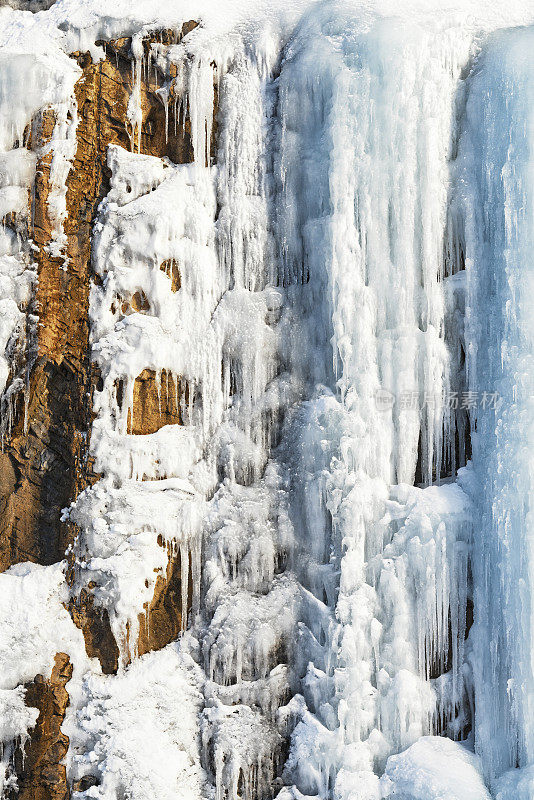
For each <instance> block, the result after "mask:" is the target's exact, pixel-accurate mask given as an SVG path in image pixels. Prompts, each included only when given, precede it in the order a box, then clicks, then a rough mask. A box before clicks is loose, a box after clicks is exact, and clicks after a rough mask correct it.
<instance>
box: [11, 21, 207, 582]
mask: <svg viewBox="0 0 534 800" xmlns="http://www.w3.org/2000/svg"><path fill="white" fill-rule="evenodd" d="M194 26H195V23H188V24H186V25H185V26H184V28H183V33H182V35H185V33H187V32H188V31H189V30H191V28H192V27H194ZM173 40H174V41H176V35H175V34H174V33H173V32H169V31H164V32H162V33H160V34H154V36H153V37H151V38H150V39H147V40H146V42H145V47H147V46H148V43H149V42H150V41H161V42H162V43H169V42H171V41H173ZM102 44H103V46H104V49H105V52H106V58H105V59H104V60H103V61H100V62H99V63H97V64H93V62H92V61H91V58H90V56H89V54H87V53H85V54H77V55H76V58H77V61H78V63H79V65H80V67H81V68H82V71H83V73H82V76H81V78H80V79H79V80H78V82H77V84H76V86H75V95H76V105H77V113H78V124H77V128H76V153H75V157H74V161H73V165H72V168H71V170H70V172H69V174H68V177H67V180H66V186H67V195H66V205H67V218H66V219H65V221H64V232H65V235H66V248H65V252H66V259H64V258H57V257H53V256H52V255H50V252H49V250H50V244H51V242H52V238H53V223H52V221H51V220H50V218H49V211H48V201H49V193H50V189H51V182H50V165H51V161H52V155H53V153H52V151H51V150H50V148H49V147H47V145H49V143H50V140H51V138H52V134H53V131H54V125H55V122H56V121H55V118H54V115H53V114H52V113H51V112H49V111H45V112H44V113H42V114H41V115H40V116H39V118H38V119H36V120H35V121H34V124H33V127H32V131H31V136H30V139H29V146H30V147H31V148H32V149H33V150H34V151H35V152H36V153H37V156H38V162H37V170H36V175H37V178H36V183H35V187H34V192H33V199H32V214H31V219H32V227H31V230H30V231H29V234H30V236H31V238H32V239H33V241H34V243H35V245H36V246H37V250H36V251H35V259H36V261H37V263H38V279H39V283H38V290H37V298H36V301H37V302H36V306H37V311H38V314H39V329H38V352H37V355H36V361H35V364H34V366H33V369H32V371H31V373H30V386H29V392H28V394H29V397H28V403H27V410H26V419H27V420H28V421H29V425H28V430H27V431H25V430H24V413H23V412H24V405H23V403H22V401H20V402H19V403H18V407H17V410H18V414H17V418H16V422H15V425H14V428H13V432H12V437H11V440H10V442H9V444H8V445H7V447H5V450H4V453H2V455H1V457H0V567H1V568H2V569H6V568H7V567H8V566H10V565H11V564H15V563H17V562H19V561H25V560H29V561H36V562H38V563H41V564H52V563H54V562H56V561H59V560H61V559H62V558H63V556H64V553H65V550H66V548H67V546H68V544H69V543H70V541H71V540H72V531H70V530H69V528H68V526H66V525H65V524H63V523H61V522H60V517H61V509H62V508H63V507H65V506H66V505H68V504H69V503H70V502H71V501H72V499H73V498H74V497H75V496H76V495H77V494H78V493H79V492H80V491H81V490H82V489H83V488H84V487H85V485H87V483H88V482H91V481H92V480H94V477H95V476H94V475H93V474H92V471H91V465H90V463H88V458H87V444H88V436H89V432H90V425H91V420H92V416H91V402H90V391H91V382H92V374H91V366H90V358H89V320H88V309H89V289H90V284H91V229H92V225H93V221H94V217H95V213H96V210H97V207H98V204H99V203H100V201H101V200H102V198H103V197H104V196H105V195H106V193H107V191H108V190H109V171H108V169H107V166H106V155H107V147H108V145H109V144H119V145H122V146H123V147H125V148H128V149H129V148H130V146H131V142H130V139H129V135H128V131H127V108H128V101H129V99H130V96H131V93H132V62H131V58H130V44H131V43H130V40H129V39H120V40H118V41H115V42H105V43H102ZM156 76H157V73H155V72H152V73H151V75H150V76H149V79H148V81H147V80H145V79H144V78H143V79H142V80H141V101H140V102H141V107H142V109H143V125H142V129H141V135H140V137H137V138H136V145H137V146H140V152H142V153H146V154H149V155H154V156H159V157H163V156H166V157H168V158H170V159H171V160H172V161H174V162H175V163H184V162H187V161H191V160H192V155H193V154H192V146H191V135H190V123H189V121H188V120H185V123H184V124H179V125H177V126H176V129H175V127H174V125H169V126H167V124H166V117H165V108H164V106H163V103H162V102H161V100H160V98H159V97H158V95H157V94H156V89H157V83H156ZM169 275H170V277H171V280H172V282H173V288H174V286H178V285H179V273H178V271H177V267H172V266H171V267H169ZM125 304H128V300H125ZM129 305H130V306H131V308H132V310H143V305H144V302H143V298H142V296H141V295H140V294H139V295H134V297H133V298H131V300H129ZM140 380H141V382H142V383H143V384H144V383H145V382H146V376H140ZM146 391H147V390H146V389H144V390H142V391H141V395H140V396H139V401H140V402H142V401H143V399H145V397H146ZM171 416H172V414H171ZM134 419H136V420H138V421H139V424H137V423H136V424H137V428H136V432H138V433H141V432H150V431H149V430H148V429H147V430H146V431H143V430H142V422H141V419H142V416H141V415H139V414H136V413H135V409H134ZM147 419H152V414H149V415H148V417H147ZM147 424H148V426H149V427H151V425H150V424H149V423H147ZM162 424H166V423H162ZM139 426H141V427H139Z"/></svg>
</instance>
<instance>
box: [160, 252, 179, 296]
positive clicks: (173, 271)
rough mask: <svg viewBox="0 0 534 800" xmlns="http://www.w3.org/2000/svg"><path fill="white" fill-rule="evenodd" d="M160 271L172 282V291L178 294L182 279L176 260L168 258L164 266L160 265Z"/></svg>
mask: <svg viewBox="0 0 534 800" xmlns="http://www.w3.org/2000/svg"><path fill="white" fill-rule="evenodd" d="M160 270H161V271H162V272H164V273H165V275H167V277H168V278H170V280H171V291H173V292H177V291H178V289H179V288H180V286H181V285H182V279H181V277H180V270H179V268H178V264H177V263H176V260H175V259H174V258H168V259H167V260H166V261H164V262H163V264H160Z"/></svg>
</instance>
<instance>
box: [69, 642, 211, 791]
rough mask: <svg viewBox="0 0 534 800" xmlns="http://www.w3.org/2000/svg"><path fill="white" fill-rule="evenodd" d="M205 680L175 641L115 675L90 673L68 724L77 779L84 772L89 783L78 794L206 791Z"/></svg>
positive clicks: (74, 775) (73, 773) (83, 776)
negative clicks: (202, 749)
mask: <svg viewBox="0 0 534 800" xmlns="http://www.w3.org/2000/svg"><path fill="white" fill-rule="evenodd" d="M200 683H201V678H200V677H199V669H198V667H197V666H196V665H195V664H194V662H193V661H192V659H191V658H190V657H187V656H184V655H182V654H181V653H180V650H179V648H178V647H176V646H175V645H169V646H168V647H166V648H164V649H163V650H160V651H159V652H156V653H148V654H147V655H145V656H142V657H141V658H139V659H138V660H137V661H135V662H134V663H133V664H132V665H131V666H130V667H129V668H128V669H127V670H126V671H125V672H122V673H119V674H118V675H100V676H99V675H92V674H88V675H87V677H86V678H85V680H84V683H83V687H82V697H81V704H80V709H79V711H78V713H77V718H76V724H75V725H74V721H73V723H72V725H71V726H66V728H65V730H66V732H67V734H68V735H69V734H70V735H71V736H72V744H71V751H72V756H71V758H72V779H73V780H80V779H83V778H85V785H87V786H88V788H86V789H85V790H83V789H82V790H80V791H76V792H74V793H73V797H74V798H75V800H82V798H87V800H88V799H89V798H94V799H95V800H96V798H99V800H115V798H117V797H121V796H126V797H129V798H131V800H145V798H148V797H160V798H161V799H162V800H171V798H172V800H196V799H197V798H201V797H203V796H205V795H204V793H203V786H204V779H205V776H204V773H203V770H202V767H201V766H200V756H199V729H198V720H197V713H198V710H199V708H200V705H201V699H202V696H201V692H200V691H199V685H200ZM91 777H92V778H94V781H91V780H90V778H91ZM91 784H94V785H91Z"/></svg>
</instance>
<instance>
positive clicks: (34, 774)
mask: <svg viewBox="0 0 534 800" xmlns="http://www.w3.org/2000/svg"><path fill="white" fill-rule="evenodd" d="M71 677H72V664H71V663H70V660H69V657H68V655H66V654H65V653H58V654H57V655H56V657H55V660H54V667H53V669H52V674H51V675H50V678H48V679H45V678H43V676H42V675H36V677H35V678H34V680H33V681H32V682H31V683H30V684H28V685H27V686H26V703H27V705H29V706H32V708H37V709H39V717H38V718H37V723H36V725H35V728H33V730H31V731H30V739H29V741H28V742H27V743H26V746H25V748H24V751H22V750H20V749H19V750H17V752H16V754H15V769H16V772H17V778H18V791H13V792H12V794H11V795H10V796H9V800H15V798H17V800H67V798H68V797H69V788H68V786H67V773H66V768H65V765H64V763H63V761H64V759H65V756H66V754H67V749H68V746H69V740H68V737H67V736H65V734H64V733H63V732H62V731H61V724H62V722H63V720H64V719H65V711H66V708H67V705H68V702H69V695H68V692H67V690H66V688H65V686H66V684H67V683H68V682H69V680H70V679H71Z"/></svg>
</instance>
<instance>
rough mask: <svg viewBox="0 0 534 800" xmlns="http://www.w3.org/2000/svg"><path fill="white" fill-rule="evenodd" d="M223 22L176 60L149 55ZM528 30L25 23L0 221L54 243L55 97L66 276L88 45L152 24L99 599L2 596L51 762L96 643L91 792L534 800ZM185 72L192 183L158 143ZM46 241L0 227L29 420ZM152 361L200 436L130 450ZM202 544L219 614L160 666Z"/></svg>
mask: <svg viewBox="0 0 534 800" xmlns="http://www.w3.org/2000/svg"><path fill="white" fill-rule="evenodd" d="M192 19H194V20H198V21H200V23H201V24H200V25H199V27H197V28H195V29H194V30H193V31H191V32H190V33H189V34H188V35H187V36H186V37H185V38H184V40H183V41H182V42H180V43H179V44H175V45H154V46H153V47H152V48H151V51H150V56H149V57H148V58H146V57H145V55H144V48H143V37H144V36H146V34H147V33H148V32H150V31H151V30H154V29H158V28H165V27H173V28H175V29H176V30H177V31H179V30H180V27H181V25H182V24H183V23H185V22H187V21H188V20H192ZM532 23H534V12H533V11H532V9H530V8H528V7H525V4H524V3H523V2H521V1H520V0H510V2H507V3H504V2H497V0H495V2H492V3H487V2H485V3H482V2H478V0H471V1H470V2H468V3H465V2H462V3H459V2H457V3H456V5H455V4H454V3H452V4H450V3H447V4H444V3H442V2H441V0H433V1H432V2H428V0H411V1H410V2H406V3H404V4H403V6H402V8H399V5H398V2H396V3H393V2H390V0H386V1H385V2H381V3H380V4H377V3H363V2H362V3H360V2H352V3H345V2H328V3H317V4H316V3H312V2H309V0H297V2H294V3H291V4H290V7H288V4H287V3H281V2H280V0H270V2H265V1H264V0H253V2H247V3H245V2H244V1H243V2H242V1H241V0H232V2H231V3H226V4H224V5H221V4H219V3H214V2H212V0H184V2H182V3H180V4H178V5H177V4H176V3H175V2H171V0H157V1H156V0H140V1H139V2H136V3H135V4H133V6H132V4H131V3H129V2H126V0H117V2H116V3H114V4H113V7H112V8H111V7H110V6H109V3H104V2H103V1H102V0H57V2H56V3H55V4H53V5H52V6H51V8H50V9H49V10H48V11H41V12H38V13H35V14H31V13H30V12H23V11H17V10H14V9H11V8H8V7H2V8H1V9H0V29H1V33H0V48H1V49H0V58H1V63H0V120H1V122H0V148H1V150H2V153H1V154H0V216H2V217H4V216H5V215H7V214H13V213H15V214H16V215H17V219H20V221H21V226H22V224H23V222H24V218H25V215H26V214H27V208H28V199H29V189H31V186H32V182H33V176H34V171H35V159H34V157H33V156H32V155H31V154H29V153H28V152H27V151H26V149H25V147H24V144H25V141H24V136H25V131H26V130H27V126H28V124H29V123H30V122H31V119H32V118H33V117H34V116H35V114H36V113H37V112H38V111H39V110H40V109H42V108H51V109H52V111H53V113H54V115H55V118H56V126H55V129H54V134H53V138H52V141H51V143H50V145H49V151H50V152H51V153H52V167H51V192H50V197H49V208H48V213H49V217H50V220H51V222H52V229H53V236H52V243H51V247H50V253H51V254H52V255H53V256H55V257H57V258H59V259H64V256H65V251H64V245H65V241H66V239H65V233H64V223H65V219H66V205H65V198H66V184H65V182H66V178H67V176H68V174H69V170H70V169H71V168H72V160H73V156H74V154H75V145H76V139H75V133H76V124H77V110H76V106H75V99H74V95H73V87H74V84H75V81H76V80H77V78H78V77H79V74H80V70H79V68H78V67H77V66H76V63H75V62H74V61H73V60H72V59H69V58H68V56H67V54H68V53H69V52H73V51H77V50H81V51H84V50H89V51H90V52H91V55H92V56H93V58H94V59H95V60H98V59H100V58H102V56H103V52H102V48H101V47H100V46H98V45H96V41H98V40H100V39H103V38H112V37H118V36H132V37H133V38H132V46H131V57H132V84H133V91H132V94H131V97H130V101H129V103H128V111H127V119H126V120H125V121H124V124H125V128H126V130H127V133H128V135H129V137H130V144H131V152H127V151H126V150H124V149H123V148H121V147H118V146H111V147H110V148H109V150H108V154H107V159H108V167H109V169H110V172H111V180H110V191H109V193H108V195H107V196H106V197H105V198H104V200H103V201H102V203H101V205H100V207H99V209H98V213H97V217H96V221H95V226H94V235H93V242H92V267H93V269H94V272H95V274H96V275H97V276H98V280H96V281H95V282H93V284H92V286H91V290H90V311H89V314H90V346H91V358H92V360H93V362H94V364H95V367H96V368H97V369H98V370H99V373H100V376H101V381H100V382H99V385H98V386H97V388H96V391H95V392H94V407H93V410H94V413H95V420H94V424H93V426H92V431H91V438H90V452H91V456H92V457H93V458H94V469H95V471H96V472H97V473H99V474H100V476H101V477H100V479H99V480H98V481H97V482H96V483H95V484H94V485H93V486H91V487H89V488H87V489H86V490H85V491H84V492H82V493H81V494H80V495H79V496H78V497H77V498H76V499H75V500H74V502H73V503H72V505H71V506H70V507H69V508H68V509H65V511H64V519H65V520H69V521H70V522H72V523H74V524H76V525H77V527H78V531H79V535H78V537H77V539H76V542H75V544H74V546H73V547H72V549H71V551H70V552H69V557H70V558H71V560H72V562H73V566H74V582H73V583H72V585H71V586H69V587H67V585H66V582H65V579H64V564H58V565H53V566H51V567H46V568H45V567H37V566H31V565H27V564H26V565H19V566H17V567H14V568H12V569H11V570H9V571H8V572H7V573H5V574H4V575H2V576H0V580H1V581H2V584H3V590H4V591H3V593H2V594H1V595H0V614H1V619H2V620H4V621H5V626H4V627H3V629H2V631H3V632H2V633H0V643H1V644H2V647H3V651H4V652H5V653H6V654H9V653H11V652H12V651H14V652H15V653H16V655H17V658H16V659H8V656H7V655H6V656H4V657H3V658H2V657H1V656H0V679H1V682H2V683H1V685H0V690H1V692H2V694H1V695H0V704H2V708H4V709H6V715H7V722H6V723H2V728H1V730H0V733H1V734H2V738H3V739H4V740H6V741H7V740H8V739H9V740H13V739H17V737H19V738H20V739H21V741H22V742H23V741H24V739H25V736H26V732H27V730H28V728H29V727H30V726H31V724H32V723H33V721H34V712H33V711H31V709H27V707H26V706H25V705H24V703H23V689H22V688H21V687H22V684H23V683H24V682H25V681H28V680H31V679H32V678H33V677H34V676H35V674H37V673H38V672H42V673H43V674H45V675H47V674H49V671H50V669H51V666H52V662H53V656H54V654H55V653H56V652H58V651H64V652H68V653H69V655H70V656H71V659H72V660H73V663H74V665H75V673H74V676H73V679H72V681H71V682H70V684H69V687H68V690H69V693H70V695H71V704H70V706H69V711H68V714H67V718H66V720H65V723H64V730H65V732H66V733H67V734H68V735H69V737H70V740H71V745H70V748H69V753H68V757H67V766H68V770H69V777H70V779H71V780H75V781H81V784H79V786H80V787H81V788H80V789H79V791H78V792H76V793H75V797H77V798H80V800H81V798H82V797H84V798H101V800H115V798H118V797H122V796H128V797H130V798H132V800H142V798H146V797H156V796H157V797H162V798H166V797H169V798H170V797H177V796H178V797H180V798H182V797H183V798H184V800H186V798H187V800H189V799H190V798H196V797H216V798H217V800H227V799H228V800H232V799H233V798H235V797H236V796H240V797H242V798H243V800H263V798H264V797H267V796H268V795H270V794H272V793H273V791H274V792H276V791H278V790H280V791H279V795H278V796H279V798H280V800H306V798H312V797H313V798H321V800H323V799H324V800H326V798H334V800H381V798H383V799H384V800H385V798H389V797H391V798H394V797H398V798H403V800H438V799H439V800H454V798H458V799H459V798H462V800H467V799H468V800H488V798H489V797H490V795H489V793H488V789H487V788H486V785H485V783H484V781H485V780H487V781H488V782H489V784H490V788H491V790H492V791H493V795H494V798H496V800H508V798H512V797H514V798H515V797H518V798H519V797H521V793H522V794H523V795H524V796H525V797H527V796H529V792H531V787H530V784H531V782H532V779H531V774H530V771H531V764H532V763H533V762H534V751H533V748H534V738H533V734H534V728H533V726H532V722H531V720H532V718H533V715H532V711H533V708H532V703H533V698H534V691H533V687H534V674H533V672H532V664H531V657H530V656H531V652H532V644H533V642H532V620H531V607H530V606H531V602H530V596H531V594H532V591H531V590H532V576H531V574H530V573H531V563H532V554H531V553H530V550H529V546H530V545H529V542H530V538H531V537H530V522H531V519H530V517H531V514H530V495H531V474H530V473H531V469H530V464H531V458H530V454H529V451H530V450H531V449H532V448H531V447H530V444H531V438H532V436H531V434H532V431H531V430H530V428H531V417H532V400H531V397H532V395H533V391H532V390H533V387H532V386H531V375H532V374H533V365H532V363H531V360H532V355H531V351H532V344H533V342H532V330H531V327H532V323H531V320H532V317H533V315H532V308H531V300H530V297H531V295H532V286H531V265H530V253H531V252H532V248H533V245H534V241H533V229H532V201H533V197H532V176H531V168H532V154H531V150H532V143H531V141H530V138H531V133H532V127H533V126H532V114H531V111H530V107H531V106H532V103H533V102H534V97H533V96H532V92H533V87H534V80H533V78H534V76H533V75H532V65H531V63H530V61H531V60H529V57H528V56H529V53H530V50H531V48H532V36H533V34H532V30H531V29H529V28H521V29H519V30H514V31H507V32H504V33H502V32H501V33H495V32H494V31H495V30H496V29H498V28H500V27H503V26H504V27H511V26H514V25H522V26H525V25H529V24H532ZM154 63H155V64H157V65H158V69H159V70H160V72H161V74H162V75H164V76H165V80H164V83H163V85H162V86H161V88H160V90H159V92H160V97H161V100H162V103H163V104H164V106H165V111H166V124H167V127H169V126H172V125H178V124H180V121H182V122H183V120H185V118H186V117H187V118H188V119H189V121H190V124H191V136H192V143H193V151H194V162H193V163H191V164H179V165H176V164H173V163H171V162H170V161H169V160H167V159H158V158H154V157H151V156H147V155H143V154H142V153H140V152H139V151H140V144H141V136H140V129H141V125H142V122H143V119H142V108H141V105H140V82H141V79H142V75H143V71H144V70H146V69H149V68H150V65H151V64H154ZM171 67H172V69H171ZM171 76H173V77H171ZM174 76H176V77H174ZM216 93H217V97H218V104H219V106H218V115H217V152H216V154H215V157H214V158H212V154H211V139H212V124H213V102H214V98H215V94H216ZM531 101H532V102H531ZM529 103H530V105H529ZM26 136H27V133H26ZM21 231H22V227H21V230H18V229H17V230H11V229H10V228H9V227H8V228H5V229H3V230H1V231H0V388H1V389H2V390H3V389H4V388H5V387H6V384H7V381H8V379H9V378H10V377H11V378H12V381H11V383H10V384H9V386H8V387H7V391H6V393H5V394H4V398H3V405H2V415H3V420H2V429H3V430H4V428H6V429H8V428H9V424H10V419H11V416H10V409H11V406H12V400H11V399H10V398H11V397H12V395H13V394H14V393H15V392H18V391H23V390H24V387H25V386H26V381H27V372H26V371H25V368H26V365H25V363H23V360H22V359H21V357H20V352H21V348H23V347H24V346H25V344H26V340H25V338H24V337H25V336H27V335H28V334H26V332H24V333H23V332H22V329H23V328H24V321H25V319H26V314H27V313H28V312H31V311H32V309H31V293H32V290H33V287H34V283H35V272H34V265H33V263H32V259H31V250H30V248H29V247H28V246H27V244H25V243H24V236H23V232H21ZM169 263H173V264H175V265H177V268H178V270H179V274H180V288H179V290H178V291H172V284H171V280H170V279H169V275H168V274H167V273H166V271H165V270H164V269H162V266H165V265H167V266H168V264H169ZM67 266H68V265H67V264H66V263H63V267H64V268H66V267H67ZM59 268H60V267H58V269H59ZM464 268H465V270H464ZM167 272H168V270H167ZM138 292H139V293H141V292H142V293H143V296H144V298H145V301H146V302H145V303H144V304H143V308H141V309H140V310H138V311H135V310H134V308H133V307H132V306H133V304H132V298H133V296H134V295H135V294H136V293H138ZM31 321H32V324H33V323H34V322H35V320H34V319H33V318H32V319H31ZM30 329H31V326H30ZM144 370H151V371H153V373H154V375H155V386H156V390H157V392H158V396H159V397H160V398H161V393H162V392H167V394H168V393H169V392H173V391H174V392H176V402H177V405H178V404H179V406H180V415H181V420H180V424H173V425H165V426H163V427H161V428H160V429H159V430H157V431H156V432H155V433H150V434H144V435H135V434H134V433H133V432H132V431H133V425H132V417H133V410H134V409H133V398H134V385H135V380H136V378H138V376H139V375H141V373H142V372H143V371H144ZM465 392H471V393H472V394H476V395H477V396H482V394H483V393H488V392H497V393H498V394H499V396H500V397H501V403H502V406H501V407H500V409H499V412H498V413H499V415H500V416H499V418H498V419H496V417H495V411H494V409H493V408H491V407H490V406H489V405H482V406H479V407H478V408H477V409H474V408H469V407H468V406H467V405H464V404H460V403H451V402H450V400H451V398H452V397H455V396H456V398H458V397H463V396H464V393H465ZM178 393H180V396H178ZM4 420H5V422H4ZM475 421H476V428H475ZM469 429H471V436H470V435H469ZM471 444H472V448H473V459H472V464H470V465H468V466H466V463H467V459H468V457H469V455H470V452H469V448H470V445H471ZM178 554H179V557H180V561H181V564H185V563H190V564H191V581H192V586H191V587H189V586H188V580H189V578H187V579H186V580H183V581H182V592H183V596H182V605H183V606H184V607H185V606H186V605H187V598H188V596H189V588H191V594H192V596H193V608H192V613H191V615H190V617H189V619H188V618H187V614H183V625H182V628H183V630H182V633H181V637H180V639H179V640H178V641H177V642H174V643H172V644H170V645H169V646H168V647H166V648H164V649H163V650H161V651H159V652H157V653H150V654H147V655H145V656H143V657H141V658H137V650H136V647H137V636H138V631H139V625H140V624H142V622H143V616H144V617H145V624H146V625H148V626H149V625H150V619H149V615H147V609H148V606H149V604H150V601H151V598H152V596H153V593H154V587H155V584H156V581H157V579H158V578H159V577H161V576H163V575H164V574H165V572H166V570H167V567H168V564H169V561H170V559H171V558H177V557H178ZM89 585H90V586H91V587H92V591H93V594H94V597H95V602H96V605H97V607H98V606H99V607H101V608H104V609H106V610H107V612H108V615H109V619H110V623H111V628H112V632H113V634H114V636H115V638H116V640H117V643H118V645H119V650H120V665H119V671H118V674H117V675H113V676H103V675H101V674H100V670H99V666H98V664H96V663H90V662H89V660H88V659H87V657H86V656H85V649H84V645H83V638H82V634H81V632H80V631H78V630H77V629H76V628H75V627H74V625H73V623H72V621H71V619H70V616H69V615H68V612H67V611H66V610H65V608H64V605H63V604H64V603H67V601H68V599H69V597H71V596H76V595H77V594H78V593H79V592H80V591H81V590H82V589H83V588H85V587H87V586H89ZM473 605H474V616H475V624H474V625H473V627H472V628H471V630H468V628H469V622H470V620H469V617H470V614H471V609H472V607H473ZM186 629H188V630H186ZM438 734H439V735H438ZM446 737H448V738H446ZM10 747H11V750H10V749H9V748H10ZM473 749H474V750H476V753H477V755H475V754H474V752H473ZM6 754H7V755H6ZM286 755H287V758H286ZM11 756H12V745H8V746H7V747H6V750H5V751H4V761H5V763H6V764H7V763H8V762H9V759H10V758H11ZM516 764H517V765H519V767H520V769H518V770H514V769H512V770H511V768H512V767H515V766H516ZM482 776H484V777H482ZM7 780H8V781H12V776H11V777H8V778H7Z"/></svg>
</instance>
